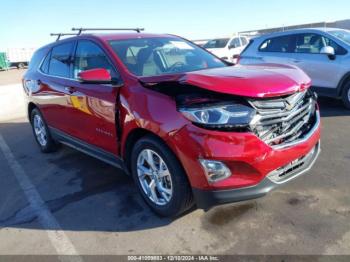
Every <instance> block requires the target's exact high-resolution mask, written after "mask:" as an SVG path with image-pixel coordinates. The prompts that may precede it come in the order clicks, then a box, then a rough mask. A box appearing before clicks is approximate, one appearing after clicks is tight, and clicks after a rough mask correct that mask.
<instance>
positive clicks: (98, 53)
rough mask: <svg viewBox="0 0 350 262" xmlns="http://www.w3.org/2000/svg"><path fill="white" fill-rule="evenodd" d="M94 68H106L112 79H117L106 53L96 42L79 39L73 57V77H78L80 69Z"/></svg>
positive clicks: (117, 76)
mask: <svg viewBox="0 0 350 262" xmlns="http://www.w3.org/2000/svg"><path fill="white" fill-rule="evenodd" d="M95 68H104V69H107V70H108V71H109V73H110V74H111V76H112V79H114V80H117V79H119V75H118V74H117V72H116V71H115V69H114V68H113V66H112V64H111V63H110V62H109V60H108V58H107V56H106V54H105V53H104V51H103V50H102V49H101V48H100V47H99V46H98V45H97V44H95V43H93V42H91V41H87V40H86V41H85V40H83V41H79V42H78V46H77V51H76V54H75V59H74V77H75V78H78V74H79V73H80V72H81V71H85V70H89V69H95Z"/></svg>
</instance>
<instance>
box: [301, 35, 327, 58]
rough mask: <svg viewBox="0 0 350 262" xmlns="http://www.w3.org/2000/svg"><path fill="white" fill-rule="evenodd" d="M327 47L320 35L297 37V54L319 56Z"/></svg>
mask: <svg viewBox="0 0 350 262" xmlns="http://www.w3.org/2000/svg"><path fill="white" fill-rule="evenodd" d="M325 46H326V42H325V39H324V38H323V37H322V36H321V35H318V34H314V33H308V34H299V35H297V44H296V48H295V52H296V53H308V54H319V53H320V52H321V49H322V48H323V47H325Z"/></svg>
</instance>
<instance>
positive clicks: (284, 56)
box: [239, 28, 350, 109]
mask: <svg viewBox="0 0 350 262" xmlns="http://www.w3.org/2000/svg"><path fill="white" fill-rule="evenodd" d="M239 63H240V64H257V63H279V64H293V65H296V66H298V67H300V68H301V69H303V70H304V71H305V72H306V73H307V74H308V75H309V76H310V78H311V79H312V87H313V89H314V90H315V91H316V92H317V93H318V94H319V95H323V96H331V97H336V98H341V99H342V100H343V102H344V105H345V106H346V107H347V108H349V109H350V31H348V30H344V29H338V28H312V29H296V30H290V31H285V32H279V33H273V34H269V35H263V36H260V37H257V38H255V39H253V40H251V41H250V43H249V45H248V46H247V47H246V49H245V50H244V51H243V52H242V54H241V56H240V60H239Z"/></svg>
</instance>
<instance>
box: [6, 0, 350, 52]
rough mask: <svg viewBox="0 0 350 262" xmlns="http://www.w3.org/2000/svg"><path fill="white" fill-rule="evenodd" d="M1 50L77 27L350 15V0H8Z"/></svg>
mask: <svg viewBox="0 0 350 262" xmlns="http://www.w3.org/2000/svg"><path fill="white" fill-rule="evenodd" d="M0 8H1V9H0V11H1V14H0V50H4V49H6V48H7V47H38V46H41V45H43V44H46V43H48V42H50V41H53V40H54V39H53V38H52V37H50V36H49V34H50V33H51V32H67V31H69V30H70V29H71V28H72V27H73V26H75V27H81V26H84V27H145V28H146V31H147V32H153V33H172V34H177V35H181V36H184V37H186V38H189V39H201V38H211V37H217V36H225V35H231V34H232V33H234V32H238V31H243V30H255V29H260V28H266V27H276V26H282V25H285V26H287V25H294V24H302V23H312V22H321V21H328V22H329V21H335V20H342V19H347V18H350V14H349V10H350V1H349V0H332V1H331V0H289V1H283V0H263V1H261V0H245V1H243V0H215V1H214V0H198V1H197V0H171V1H167V0H139V1H136V0H123V1H119V0H114V1H113V0H110V1H109V0H75V1H74V0H57V1H51V0H46V1H43V0H23V1H21V0H2V1H1V5H0Z"/></svg>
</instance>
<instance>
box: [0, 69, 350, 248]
mask: <svg viewBox="0 0 350 262" xmlns="http://www.w3.org/2000/svg"><path fill="white" fill-rule="evenodd" d="M21 74H23V71H18V70H11V71H9V72H0V84H2V85H7V86H2V88H0V105H1V110H2V112H3V113H1V114H0V142H1V138H3V143H5V144H6V145H7V146H8V149H9V150H8V151H6V152H5V153H4V151H3V150H2V151H1V150H0V167H1V169H0V174H1V175H0V177H1V183H0V254H56V253H57V252H58V251H57V250H61V251H60V253H61V254H67V253H72V252H73V251H74V252H76V253H78V254H169V253H170V254H203V253H205V254H208V253H209V254H350V223H349V221H350V189H349V184H350V172H349V171H350V138H349V133H350V111H347V110H345V109H344V108H343V107H342V105H341V103H340V102H339V101H336V100H331V99H321V100H320V105H321V111H322V122H323V130H322V132H323V134H322V150H323V151H322V153H321V155H320V158H319V160H318V161H317V163H316V165H315V166H314V168H313V169H312V171H311V172H310V173H308V174H306V175H304V176H302V177H300V178H298V179H296V180H294V181H292V182H291V183H289V184H288V185H286V186H284V187H282V188H280V189H278V190H276V191H274V192H273V193H271V194H270V195H268V196H266V197H265V198H261V199H258V200H255V201H250V202H244V203H240V204H231V205H226V206H221V207H217V208H214V209H212V210H210V211H209V212H207V213H205V212H203V211H201V210H193V211H192V212H190V213H188V214H186V215H183V216H182V217H179V218H177V219H175V220H171V219H161V218H158V217H156V216H155V215H154V214H153V213H152V212H150V210H149V209H148V207H147V206H146V205H145V204H144V202H143V201H142V199H141V198H140V197H139V195H138V194H137V192H136V190H135V187H134V186H133V183H132V181H131V179H130V178H129V177H127V176H125V175H124V174H123V172H122V171H121V170H118V169H115V168H113V167H111V166H108V165H107V164H104V163H102V162H100V161H98V160H95V159H93V158H91V157H89V156H86V155H84V154H82V153H79V152H77V151H75V150H73V149H70V148H68V147H64V146H63V147H62V148H61V150H60V151H59V152H57V153H53V154H42V153H40V152H39V149H38V147H37V146H36V144H35V142H34V138H33V135H32V133H31V128H30V125H29V124H28V121H27V119H26V118H25V113H24V112H25V110H24V107H23V102H22V99H23V96H22V93H21V92H22V90H21V87H20V85H18V84H17V85H11V86H8V84H10V83H18V80H19V78H20V77H19V76H20V75H21ZM10 101H11V102H10ZM5 110H6V112H5ZM11 156H12V157H13V159H12V158H11ZM11 159H12V160H14V161H11ZM16 174H17V176H16ZM18 176H19V177H20V178H24V177H25V178H26V181H27V180H28V181H30V183H31V184H32V185H33V186H32V187H24V188H25V190H23V183H24V182H23V181H22V182H21V180H20V181H19V180H18V179H17V178H18ZM19 182H21V186H20V183H19ZM33 192H37V193H38V195H36V196H34V195H35V194H34V195H33V194H32V193H33ZM31 197H39V198H40V199H42V200H43V201H44V203H42V205H40V206H32V205H29V200H28V199H30V198H31ZM43 216H49V217H52V218H53V219H54V221H56V222H57V223H56V224H55V223H53V224H48V225H46V226H45V227H43V226H42V223H40V219H41V218H42V217H43ZM62 238H64V239H65V240H66V242H65V243H68V244H67V246H62V245H61V246H60V243H63V241H61V239H62ZM55 239H56V240H55ZM57 245H58V246H57ZM72 250H73V251H72ZM74 252H73V253H74Z"/></svg>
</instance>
